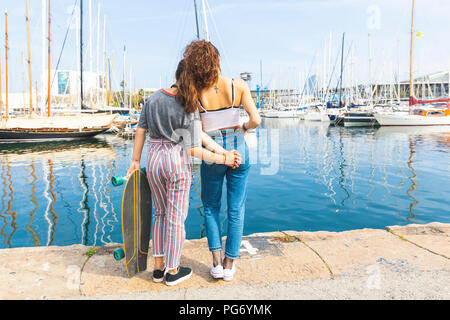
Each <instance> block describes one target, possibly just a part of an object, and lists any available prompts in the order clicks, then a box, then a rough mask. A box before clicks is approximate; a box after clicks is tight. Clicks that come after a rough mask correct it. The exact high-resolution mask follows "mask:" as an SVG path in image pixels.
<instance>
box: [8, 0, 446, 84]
mask: <svg viewBox="0 0 450 320" xmlns="http://www.w3.org/2000/svg"><path fill="white" fill-rule="evenodd" d="M29 1H30V15H31V38H32V65H33V79H34V80H36V79H37V77H40V72H41V0H29ZM78 1H80V0H78ZM74 3H75V0H52V38H53V42H52V48H53V49H52V50H53V51H52V53H53V55H52V64H53V66H55V64H56V62H57V59H58V56H59V53H60V51H61V46H62V41H63V38H64V35H65V32H66V29H67V26H68V23H69V20H70V15H71V12H72V7H73V5H74ZM78 3H79V2H78ZM98 3H100V5H101V20H102V25H103V15H106V21H107V31H106V50H107V54H108V56H109V57H110V58H112V56H114V74H113V78H114V81H113V85H114V86H115V87H116V88H118V84H119V83H120V81H121V79H122V51H123V46H124V45H125V46H126V48H127V59H126V61H127V64H126V69H127V76H126V79H128V78H129V75H128V72H129V67H130V65H132V68H133V81H135V84H136V86H139V87H159V86H160V83H161V84H162V85H163V86H166V85H170V83H171V81H172V78H173V73H174V70H175V67H176V64H177V62H178V60H179V59H180V57H181V55H182V51H183V48H184V47H185V46H186V45H187V44H188V43H189V42H190V41H192V40H194V39H195V37H196V28H195V16H194V5H193V0H173V1H149V0H128V1H123V0H92V7H93V29H94V30H93V49H94V50H93V53H94V55H93V69H94V70H96V50H97V49H96V23H97V21H96V20H97V19H96V17H97V5H98ZM207 4H208V7H209V9H210V10H208V25H209V30H210V34H211V41H212V42H213V43H214V44H215V45H216V46H217V47H218V49H219V51H220V52H221V56H222V71H223V74H224V75H226V76H230V77H238V76H239V73H240V72H244V71H247V72H252V73H253V74H254V79H253V81H252V87H253V88H254V87H255V85H256V84H257V83H259V82H260V61H262V67H263V73H262V78H263V85H264V86H269V87H279V86H281V87H298V86H299V84H300V83H302V81H304V78H305V77H306V75H307V74H308V73H311V74H313V73H319V75H323V74H324V70H325V73H326V70H328V71H331V70H332V68H333V66H334V65H335V61H338V60H337V57H338V54H339V50H340V45H341V39H342V33H343V32H345V37H346V42H345V46H346V47H345V55H346V57H347V53H349V52H350V53H351V52H353V54H352V55H351V54H350V53H349V55H348V57H347V58H346V62H347V63H346V74H345V79H346V80H345V81H347V83H348V82H350V81H351V80H352V79H353V81H354V82H360V83H365V82H366V81H367V80H368V77H369V76H368V74H369V72H368V71H369V55H368V51H369V36H368V34H370V45H371V52H372V60H371V64H370V65H371V71H372V72H371V78H372V79H374V80H377V81H382V80H383V79H384V80H386V81H389V80H390V79H392V78H393V74H397V68H398V67H399V68H400V78H401V79H403V80H404V79H407V78H408V75H409V28H410V21H411V1H410V0H390V1H388V0H378V1H376V0H373V1H365V0H359V1H357V0H334V1H331V0H303V1H300V0H297V1H294V0H280V1H273V0H260V1H256V0H249V1H245V0H241V1H238V0H230V1H219V0H208V1H207ZM197 5H198V7H199V9H200V5H201V0H197ZM88 6H89V0H84V9H85V10H84V17H85V23H84V39H85V47H84V50H85V51H84V52H85V54H84V55H85V58H86V59H85V70H89V53H88V50H89V36H88V34H89V20H88V17H89V13H88ZM4 8H5V9H6V8H7V10H8V22H9V25H8V28H9V42H10V52H9V55H10V67H9V68H10V79H11V80H10V83H11V91H16V92H17V91H20V90H21V88H22V60H21V51H23V53H24V56H25V57H26V52H27V47H26V25H25V0H2V1H1V4H0V12H1V11H2V10H3V9H4ZM449 14H450V1H448V0H427V1H425V0H416V17H415V19H416V28H415V29H416V32H421V34H422V35H421V36H420V37H416V38H415V41H416V47H415V61H414V62H415V63H414V73H415V75H417V76H418V75H422V74H425V73H430V72H436V71H440V70H448V69H450V41H448V40H449V35H450V23H448V16H449ZM199 18H200V19H201V12H199ZM200 23H201V21H200ZM200 28H201V29H203V25H202V23H201V25H200ZM330 32H331V34H332V47H331V58H329V57H328V55H329V53H328V52H329V50H328V49H329V48H328V43H329V42H328V41H329V38H330ZM101 41H102V40H101ZM0 42H1V48H0V54H1V55H0V61H1V64H2V77H3V78H2V79H4V72H5V70H4V62H5V61H4V45H3V43H4V15H3V14H1V15H0ZM75 44H76V37H75V29H74V23H73V26H72V28H71V30H70V32H69V36H68V39H67V45H66V48H65V50H64V53H63V56H62V60H61V66H60V69H75V68H76V55H75ZM352 46H353V47H352ZM100 48H101V49H100V51H102V50H103V49H102V46H100ZM349 48H352V50H350V51H347V50H349ZM314 57H315V59H314ZM313 59H314V63H313ZM328 60H330V61H331V64H328ZM101 62H102V59H100V63H101ZM337 70H339V64H337V65H336V71H335V76H336V75H337V73H336V72H337ZM25 71H26V65H25ZM25 77H26V79H27V73H25ZM34 80H33V82H34ZM2 82H3V81H2ZM332 83H335V79H334V78H333V80H332ZM3 91H4V85H3Z"/></svg>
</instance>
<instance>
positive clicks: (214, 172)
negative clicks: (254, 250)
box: [200, 129, 250, 259]
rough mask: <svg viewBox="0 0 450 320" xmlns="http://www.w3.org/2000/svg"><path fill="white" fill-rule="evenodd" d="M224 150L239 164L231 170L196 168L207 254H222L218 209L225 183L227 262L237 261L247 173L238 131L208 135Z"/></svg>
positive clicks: (244, 146) (246, 158)
mask: <svg viewBox="0 0 450 320" xmlns="http://www.w3.org/2000/svg"><path fill="white" fill-rule="evenodd" d="M208 134H209V135H210V136H211V138H213V139H214V141H216V142H217V143H218V144H219V145H221V146H222V147H223V148H224V149H226V150H233V149H235V150H237V151H238V152H239V153H240V155H241V157H242V163H241V165H240V166H239V167H238V168H236V169H232V168H230V167H228V166H226V165H223V164H215V163H206V162H204V161H203V162H202V165H201V168H200V175H201V182H202V196H201V198H202V202H203V209H204V213H205V225H206V237H207V238H208V246H209V250H210V251H216V250H222V232H221V228H220V205H221V199H222V187H223V181H224V178H225V177H226V181H227V184H226V186H227V218H228V225H227V240H226V244H225V256H226V257H228V258H230V259H236V258H238V257H239V249H240V247H241V240H242V233H243V230H244V214H245V201H246V199H247V178H248V173H249V171H250V161H249V151H248V146H247V143H246V142H245V139H244V136H243V134H242V132H241V131H240V130H238V131H236V132H234V129H228V130H221V131H214V132H209V133H208Z"/></svg>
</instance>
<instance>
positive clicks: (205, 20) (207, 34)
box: [202, 0, 209, 41]
mask: <svg viewBox="0 0 450 320" xmlns="http://www.w3.org/2000/svg"><path fill="white" fill-rule="evenodd" d="M202 9H203V22H204V27H205V30H204V31H205V40H206V41H209V30H208V20H207V19H206V5H205V0H202Z"/></svg>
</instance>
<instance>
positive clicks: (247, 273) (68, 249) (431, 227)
mask: <svg viewBox="0 0 450 320" xmlns="http://www.w3.org/2000/svg"><path fill="white" fill-rule="evenodd" d="M119 246H120V244H108V245H106V246H102V247H96V248H93V247H87V246H83V245H71V246H48V247H46V246H42V247H33V248H15V249H3V250H0V279H1V281H0V283H1V284H2V285H1V290H0V299H187V300H190V299H213V300H216V299H218V300H222V299H223V300H225V299H230V300H234V299H240V300H246V299H257V300H259V299H261V300H264V299H275V300H277V299H283V300H284V299H306V300H308V299H449V298H450V224H443V223H430V224H426V225H417V224H411V225H407V226H390V227H387V228H386V229H384V230H382V229H361V230H352V231H344V232H324V231H319V232H302V231H283V232H270V233H259V234H253V235H250V236H246V237H244V239H243V242H242V247H241V257H240V258H239V259H238V260H237V261H236V266H237V272H236V275H235V279H234V280H233V281H232V282H225V281H223V280H215V279H213V278H212V277H211V276H210V275H209V269H210V263H211V262H210V253H209V251H208V247H207V241H206V238H202V239H199V240H188V241H186V242H185V245H184V249H183V256H182V264H183V265H185V266H189V267H191V268H192V269H193V275H192V277H191V278H190V279H189V280H187V281H185V282H183V283H181V284H180V285H178V286H175V287H169V286H167V285H165V284H164V283H154V282H153V281H152V270H153V267H152V264H153V259H152V258H151V257H149V260H148V269H147V270H146V271H144V272H141V273H139V274H138V275H137V276H135V277H133V278H131V279H130V278H128V277H127V275H126V271H125V266H124V263H123V261H115V260H114V258H113V254H112V252H113V251H114V250H115V249H116V248H118V247H119Z"/></svg>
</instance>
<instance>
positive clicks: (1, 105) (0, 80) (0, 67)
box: [0, 51, 3, 119]
mask: <svg viewBox="0 0 450 320" xmlns="http://www.w3.org/2000/svg"><path fill="white" fill-rule="evenodd" d="M0 52H1V51H0ZM2 113H3V97H2V59H1V55H0V119H1V118H2Z"/></svg>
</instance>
